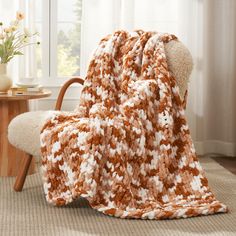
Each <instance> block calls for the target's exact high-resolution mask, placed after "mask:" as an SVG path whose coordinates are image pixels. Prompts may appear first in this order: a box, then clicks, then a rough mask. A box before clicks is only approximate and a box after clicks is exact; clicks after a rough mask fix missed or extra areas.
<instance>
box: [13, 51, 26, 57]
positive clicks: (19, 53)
mask: <svg viewBox="0 0 236 236" xmlns="http://www.w3.org/2000/svg"><path fill="white" fill-rule="evenodd" d="M13 55H20V56H22V55H24V54H23V53H22V52H20V51H16V52H14V53H13Z"/></svg>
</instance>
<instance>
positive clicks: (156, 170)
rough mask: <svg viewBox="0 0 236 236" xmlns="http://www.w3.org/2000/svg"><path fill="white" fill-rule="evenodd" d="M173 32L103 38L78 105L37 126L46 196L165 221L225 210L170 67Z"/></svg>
mask: <svg viewBox="0 0 236 236" xmlns="http://www.w3.org/2000/svg"><path fill="white" fill-rule="evenodd" d="M170 40H177V38H176V37H175V36H174V35H169V34H160V33H155V32H144V31H137V32H135V33H132V34H130V33H129V32H126V31H117V32H115V33H113V34H111V35H109V36H107V37H105V38H103V39H102V40H101V42H100V43H99V46H98V48H97V50H96V51H95V53H94V55H93V57H92V60H91V62H90V66H89V69H88V72H87V77H86V79H85V82H84V87H83V90H82V92H81V97H80V103H79V106H78V107H77V109H76V110H75V111H74V112H71V113H66V112H64V113H63V112H61V113H57V114H54V115H53V116H51V117H50V119H48V120H47V122H46V123H45V125H44V127H43V129H42V131H41V137H40V139H41V152H42V170H43V180H44V191H45V194H46V199H47V201H48V202H49V203H52V204H55V205H58V206H60V205H65V204H68V203H70V202H72V201H73V200H75V199H76V198H78V197H80V196H81V197H84V198H86V199H87V200H88V201H89V204H90V205H91V207H93V208H94V209H97V210H98V211H100V212H103V213H105V214H107V215H111V216H116V217H121V218H141V219H167V218H169V219H171V218H180V217H184V218H185V217H191V216H197V215H207V214H213V213H217V212H226V211H227V207H226V206H225V205H224V204H222V203H221V202H219V201H218V200H216V198H215V196H214V194H213V193H212V191H211V190H210V188H209V186H208V181H207V178H206V176H205V173H204V170H203V169H202V167H201V165H200V163H199V161H198V159H197V156H196V152H195V148H194V146H193V141H192V139H191V136H190V132H189V128H188V125H187V122H186V118H185V101H184V102H183V101H182V100H181V99H180V96H179V89H178V86H177V84H176V81H175V78H174V77H173V75H172V74H171V72H170V71H169V70H168V65H167V61H166V54H165V48H164V45H165V43H168V42H169V41H170Z"/></svg>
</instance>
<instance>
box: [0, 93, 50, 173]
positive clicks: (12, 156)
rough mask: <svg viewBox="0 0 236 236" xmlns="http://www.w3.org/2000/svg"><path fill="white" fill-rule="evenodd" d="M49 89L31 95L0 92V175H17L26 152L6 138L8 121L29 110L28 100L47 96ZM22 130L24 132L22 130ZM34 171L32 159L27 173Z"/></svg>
mask: <svg viewBox="0 0 236 236" xmlns="http://www.w3.org/2000/svg"><path fill="white" fill-rule="evenodd" d="M50 95H51V91H49V90H44V91H43V92H42V93H39V94H32V95H7V94H0V176H17V173H18V170H19V168H20V164H21V161H23V159H24V158H25V157H26V156H27V155H28V154H27V153H25V152H23V151H21V150H19V149H17V148H15V147H13V146H12V145H11V144H10V143H9V142H8V138H7V128H8V125H9V123H10V121H11V120H12V119H13V118H14V117H15V116H17V115H19V114H21V113H24V112H27V111H29V100H31V99H40V98H45V97H49V96H50ZM22 132H24V131H23V130H22ZM34 172H35V167H34V161H33V160H32V162H31V166H30V169H29V172H28V174H32V173H34Z"/></svg>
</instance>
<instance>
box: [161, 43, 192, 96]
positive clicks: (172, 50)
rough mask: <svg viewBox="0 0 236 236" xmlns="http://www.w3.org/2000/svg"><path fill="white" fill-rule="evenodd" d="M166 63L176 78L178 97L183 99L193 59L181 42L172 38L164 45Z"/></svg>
mask: <svg viewBox="0 0 236 236" xmlns="http://www.w3.org/2000/svg"><path fill="white" fill-rule="evenodd" d="M165 50H166V57H167V64H168V66H169V69H170V71H171V72H172V73H173V75H174V77H175V78H176V82H177V85H178V87H179V92H180V97H181V99H182V100H183V99H184V95H185V92H186V90H187V88H188V81H189V77H190V74H191V72H192V69H193V59H192V56H191V54H190V52H189V50H188V49H187V48H186V47H185V46H184V44H183V43H181V42H180V41H177V40H172V41H170V42H169V43H167V44H166V45H165Z"/></svg>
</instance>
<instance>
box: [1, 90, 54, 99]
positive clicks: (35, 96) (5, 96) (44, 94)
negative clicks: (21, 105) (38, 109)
mask: <svg viewBox="0 0 236 236" xmlns="http://www.w3.org/2000/svg"><path fill="white" fill-rule="evenodd" d="M51 94H52V92H51V91H50V90H46V89H45V90H43V92H42V93H36V94H30V95H8V94H6V93H5V94H1V93H0V101H2V100H5V101H9V100H14V101H16V100H30V99H39V98H46V97H49V96H51Z"/></svg>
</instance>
